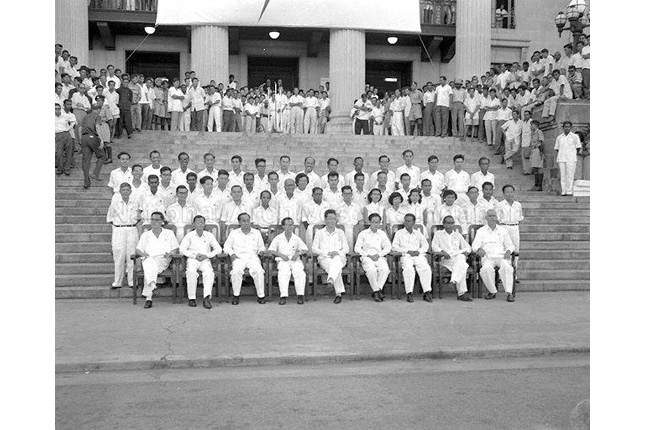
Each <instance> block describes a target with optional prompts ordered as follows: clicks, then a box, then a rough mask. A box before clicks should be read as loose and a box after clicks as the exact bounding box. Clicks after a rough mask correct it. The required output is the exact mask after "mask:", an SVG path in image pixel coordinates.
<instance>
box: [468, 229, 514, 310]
mask: <svg viewBox="0 0 645 430" xmlns="http://www.w3.org/2000/svg"><path fill="white" fill-rule="evenodd" d="M480 227H483V224H473V225H471V226H470V227H469V228H468V243H469V244H470V245H471V246H472V244H473V241H474V240H475V234H477V230H479V228H480ZM519 257H520V254H519V253H518V252H512V253H511V266H513V289H512V291H513V295H515V291H516V289H517V259H518V258H519ZM472 266H473V270H475V272H476V273H477V275H476V276H477V282H476V283H475V285H476V288H477V298H479V299H481V298H482V284H483V283H484V281H483V280H482V277H481V276H480V275H479V272H480V271H481V268H482V261H481V257H480V256H479V254H477V253H476V252H473V253H472ZM500 283H501V280H500V278H499V267H496V268H495V286H497V285H499V284H500ZM473 293H474V292H473ZM473 295H474V294H473Z"/></svg>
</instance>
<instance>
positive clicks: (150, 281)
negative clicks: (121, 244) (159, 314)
mask: <svg viewBox="0 0 645 430" xmlns="http://www.w3.org/2000/svg"><path fill="white" fill-rule="evenodd" d="M150 223H151V224H152V229H151V230H148V231H146V232H144V233H143V234H142V235H141V238H140V239H139V243H138V244H137V249H136V254H137V255H138V256H140V257H142V266H143V282H144V286H143V295H144V296H145V298H146V304H145V305H143V308H144V309H148V308H151V307H152V292H153V291H154V290H155V288H157V275H158V274H160V273H161V272H163V271H164V270H166V269H167V268H168V266H170V262H171V261H172V255H173V254H177V253H178V252H179V243H177V238H176V237H175V235H174V234H173V232H172V231H171V230H167V229H164V228H162V226H163V223H164V216H163V214H162V213H161V212H153V213H152V215H151V216H150Z"/></svg>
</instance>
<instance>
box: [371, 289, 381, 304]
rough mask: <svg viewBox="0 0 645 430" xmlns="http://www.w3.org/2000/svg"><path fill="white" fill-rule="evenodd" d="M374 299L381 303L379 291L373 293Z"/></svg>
mask: <svg viewBox="0 0 645 430" xmlns="http://www.w3.org/2000/svg"><path fill="white" fill-rule="evenodd" d="M372 298H373V299H374V301H375V302H380V301H381V296H380V295H379V293H378V291H374V292H373V293H372Z"/></svg>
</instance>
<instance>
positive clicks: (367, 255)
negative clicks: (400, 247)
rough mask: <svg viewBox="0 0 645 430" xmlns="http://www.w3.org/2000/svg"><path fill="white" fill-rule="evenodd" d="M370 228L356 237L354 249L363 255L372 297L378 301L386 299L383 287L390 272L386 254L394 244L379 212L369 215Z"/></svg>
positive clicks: (362, 262)
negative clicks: (383, 227)
mask: <svg viewBox="0 0 645 430" xmlns="http://www.w3.org/2000/svg"><path fill="white" fill-rule="evenodd" d="M369 222H370V228H368V229H366V230H363V231H361V232H360V233H359V234H358V237H357V238H356V246H355V247H354V251H356V253H358V254H359V255H360V256H361V264H362V266H363V270H365V276H367V280H368V282H369V284H370V287H371V288H372V298H374V301H376V302H382V301H383V300H384V299H385V296H384V295H383V287H384V286H385V282H386V281H387V277H388V276H389V274H390V268H389V266H388V264H387V260H386V259H385V256H386V255H387V254H389V253H390V251H391V250H392V244H391V243H390V239H388V237H387V234H386V233H385V231H383V230H382V229H381V228H380V226H381V216H380V215H379V214H377V213H372V214H370V215H369Z"/></svg>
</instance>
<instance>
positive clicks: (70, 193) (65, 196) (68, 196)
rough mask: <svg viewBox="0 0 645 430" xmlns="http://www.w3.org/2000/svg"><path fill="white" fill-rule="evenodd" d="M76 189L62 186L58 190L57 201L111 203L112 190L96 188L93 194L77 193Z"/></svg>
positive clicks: (86, 192)
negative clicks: (98, 201)
mask: <svg viewBox="0 0 645 430" xmlns="http://www.w3.org/2000/svg"><path fill="white" fill-rule="evenodd" d="M75 190H76V188H75V187H67V186H61V187H58V188H57V189H56V194H55V198H56V200H101V201H107V202H109V201H110V199H112V195H113V194H114V193H113V192H112V188H109V187H100V188H99V187H96V188H94V189H92V192H88V191H85V190H84V191H75Z"/></svg>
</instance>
